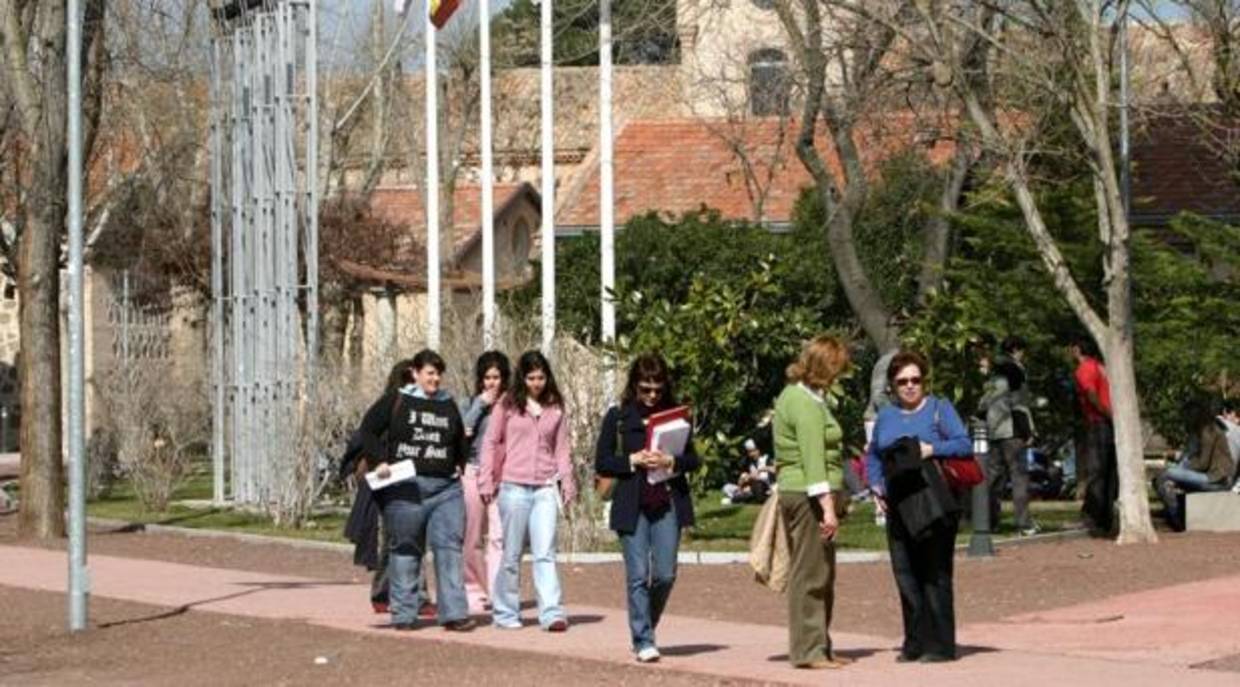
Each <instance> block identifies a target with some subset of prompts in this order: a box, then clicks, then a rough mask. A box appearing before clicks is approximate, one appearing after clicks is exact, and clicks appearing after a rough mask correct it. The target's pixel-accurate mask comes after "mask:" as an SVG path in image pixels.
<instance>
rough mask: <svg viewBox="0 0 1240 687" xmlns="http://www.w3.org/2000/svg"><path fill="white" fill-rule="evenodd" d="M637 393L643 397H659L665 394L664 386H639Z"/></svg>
mask: <svg viewBox="0 0 1240 687" xmlns="http://www.w3.org/2000/svg"><path fill="white" fill-rule="evenodd" d="M637 393H639V394H641V395H643V396H658V395H659V394H661V393H663V385H662V384H638V385H637Z"/></svg>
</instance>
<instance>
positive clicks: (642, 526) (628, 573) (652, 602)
mask: <svg viewBox="0 0 1240 687" xmlns="http://www.w3.org/2000/svg"><path fill="white" fill-rule="evenodd" d="M620 546H621V547H622V548H623V550H624V579H625V585H626V588H627V591H628V599H629V633H630V634H631V635H632V641H633V650H634V651H641V650H642V649H645V648H646V647H652V646H655V641H654V630H655V628H656V627H658V626H659V617H660V616H662V615H663V609H664V608H665V607H666V606H667V598H668V597H669V596H671V593H672V585H673V584H675V582H676V553H677V551H678V550H679V549H680V523H679V522H677V520H676V509H674V508H668V509H667V510H665V511H663V513H662V514H660V515H659V516H657V517H654V518H651V517H650V516H648V515H646V514H645V513H641V514H639V515H638V516H637V527H636V528H634V530H633V532H632V533H631V534H621V535H620Z"/></svg>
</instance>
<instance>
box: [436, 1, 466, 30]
mask: <svg viewBox="0 0 1240 687" xmlns="http://www.w3.org/2000/svg"><path fill="white" fill-rule="evenodd" d="M460 4H461V0H431V23H432V24H434V25H435V28H437V29H442V28H443V27H444V24H447V23H448V20H449V19H451V18H452V13H453V12H455V11H456V8H457V7H459V6H460Z"/></svg>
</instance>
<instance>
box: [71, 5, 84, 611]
mask: <svg viewBox="0 0 1240 687" xmlns="http://www.w3.org/2000/svg"><path fill="white" fill-rule="evenodd" d="M67 33H68V36H67V41H68V49H69V50H68V58H69V65H68V67H69V69H68V71H69V74H68V81H69V83H68V89H69V94H68V96H69V122H68V129H69V130H68V132H67V134H68V144H69V199H68V200H69V427H68V430H69V631H70V632H81V631H82V630H85V629H86V596H87V593H88V590H87V586H88V583H87V580H86V460H85V458H86V455H85V451H84V450H83V449H84V448H85V446H84V444H83V433H84V428H85V419H86V404H85V397H84V396H83V390H84V387H85V384H86V380H85V374H84V372H85V370H84V367H83V363H84V360H83V358H84V351H83V346H82V343H83V335H84V333H85V328H84V327H83V326H82V6H81V4H80V3H79V0H69V5H68V27H67Z"/></svg>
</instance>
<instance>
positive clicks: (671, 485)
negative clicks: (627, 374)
mask: <svg viewBox="0 0 1240 687" xmlns="http://www.w3.org/2000/svg"><path fill="white" fill-rule="evenodd" d="M643 414H648V413H643V412H642V409H641V408H640V407H638V406H637V404H628V405H624V406H620V407H616V406H613V407H612V408H610V409H609V410H608V411H607V415H606V416H605V417H604V418H603V427H602V431H600V432H599V437H598V447H597V451H596V454H595V457H594V471H595V473H596V474H598V475H601V476H604V477H614V478H615V479H616V488H615V491H614V492H613V495H612V503H611V516H610V525H611V529H613V530H615V531H616V532H620V533H621V534H629V533H632V532H633V530H634V529H636V528H637V519H638V517H640V515H641V511H642V484H644V483H645V482H646V471H645V469H643V468H638V469H636V470H634V469H633V466H632V465H631V464H630V463H629V455H630V454H632V453H636V452H638V451H640V450H642V449H643V448H645V447H646V425H645V423H644V422H643V417H642V416H643ZM617 442H618V443H619V445H617ZM673 457H674V458H675V459H676V467H675V472H676V476H675V477H673V478H671V479H670V480H668V481H667V482H665V484H666V485H667V486H668V489H669V490H670V497H671V502H672V505H673V507H674V508H675V509H676V521H677V524H679V525H680V526H681V527H690V526H692V525H693V523H694V517H693V498H692V497H691V496H690V494H689V480H688V479H686V478H685V475H687V474H688V473H691V472H693V471H694V470H697V469H698V467H699V466H700V465H701V460H700V459H699V458H698V454H697V451H696V450H695V449H694V448H693V438H692V437H690V438H689V443H688V444H686V445H685V452H684V454H683V455H679V456H673Z"/></svg>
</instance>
